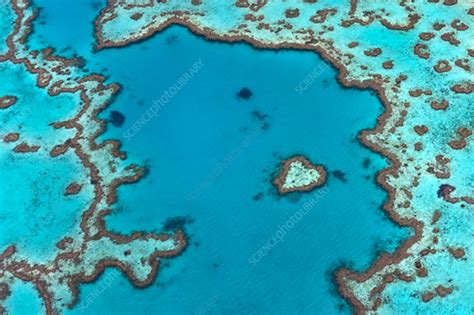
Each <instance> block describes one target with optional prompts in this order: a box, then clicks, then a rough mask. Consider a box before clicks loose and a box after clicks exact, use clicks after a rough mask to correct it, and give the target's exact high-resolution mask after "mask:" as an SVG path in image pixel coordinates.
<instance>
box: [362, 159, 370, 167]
mask: <svg viewBox="0 0 474 315" xmlns="http://www.w3.org/2000/svg"><path fill="white" fill-rule="evenodd" d="M369 166H370V159H369V158H366V159H364V161H362V167H363V168H369Z"/></svg>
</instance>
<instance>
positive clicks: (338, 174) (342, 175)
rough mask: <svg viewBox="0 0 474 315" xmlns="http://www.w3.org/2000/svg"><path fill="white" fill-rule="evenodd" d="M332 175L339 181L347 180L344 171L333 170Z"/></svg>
mask: <svg viewBox="0 0 474 315" xmlns="http://www.w3.org/2000/svg"><path fill="white" fill-rule="evenodd" d="M332 175H333V176H334V177H336V178H337V179H339V180H340V181H341V182H343V183H346V182H347V179H346V173H344V172H343V171H341V170H335V171H333V172H332Z"/></svg>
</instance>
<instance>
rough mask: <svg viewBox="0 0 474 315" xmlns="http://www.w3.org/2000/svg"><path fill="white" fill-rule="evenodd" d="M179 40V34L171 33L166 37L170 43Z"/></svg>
mask: <svg viewBox="0 0 474 315" xmlns="http://www.w3.org/2000/svg"><path fill="white" fill-rule="evenodd" d="M177 40H178V35H171V36H168V37H166V43H167V44H168V45H171V44H174V43H175V42H176V41H177Z"/></svg>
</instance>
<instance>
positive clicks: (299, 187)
mask: <svg viewBox="0 0 474 315" xmlns="http://www.w3.org/2000/svg"><path fill="white" fill-rule="evenodd" d="M326 177H327V172H326V170H325V169H324V167H323V166H321V165H313V164H311V162H309V161H308V160H307V159H306V158H305V157H304V156H294V157H292V158H290V159H287V160H284V161H282V167H281V170H280V172H279V174H278V175H277V176H276V177H275V180H274V181H273V184H274V185H275V186H276V187H277V189H278V193H279V194H286V193H289V192H294V191H300V192H304V191H310V190H312V189H314V188H316V187H319V186H321V185H323V184H324V183H325V182H326Z"/></svg>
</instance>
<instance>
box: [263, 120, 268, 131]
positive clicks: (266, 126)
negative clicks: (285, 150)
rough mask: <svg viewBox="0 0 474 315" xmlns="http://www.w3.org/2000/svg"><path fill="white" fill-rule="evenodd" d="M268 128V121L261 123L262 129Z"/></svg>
mask: <svg viewBox="0 0 474 315" xmlns="http://www.w3.org/2000/svg"><path fill="white" fill-rule="evenodd" d="M268 129H270V124H269V123H268V122H264V123H263V124H262V130H268Z"/></svg>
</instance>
